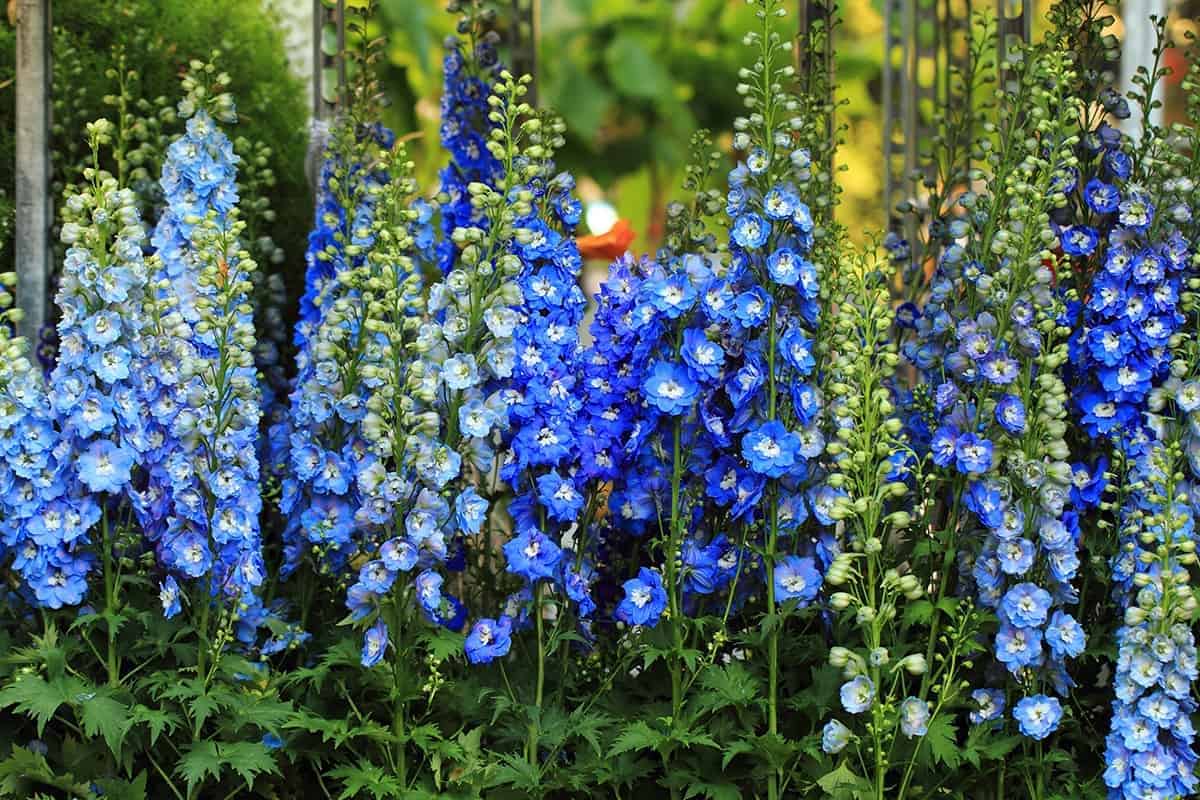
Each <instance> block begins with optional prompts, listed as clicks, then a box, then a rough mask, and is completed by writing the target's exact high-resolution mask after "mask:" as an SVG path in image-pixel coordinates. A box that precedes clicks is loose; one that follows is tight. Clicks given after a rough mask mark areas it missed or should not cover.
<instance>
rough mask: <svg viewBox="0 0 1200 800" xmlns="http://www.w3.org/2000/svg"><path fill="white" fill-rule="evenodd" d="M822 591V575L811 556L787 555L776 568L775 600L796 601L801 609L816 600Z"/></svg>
mask: <svg viewBox="0 0 1200 800" xmlns="http://www.w3.org/2000/svg"><path fill="white" fill-rule="evenodd" d="M820 590H821V573H820V571H819V570H818V569H817V564H816V560H815V559H813V558H812V557H810V556H803V557H801V556H797V555H786V556H784V557H783V558H781V559H780V561H779V564H778V566H776V568H775V599H776V601H777V602H780V603H785V602H787V601H788V600H796V601H797V602H798V603H799V605H800V606H801V607H803V606H806V605H808V604H809V603H811V602H812V601H813V600H815V599H816V597H817V593H818V592H819V591H820Z"/></svg>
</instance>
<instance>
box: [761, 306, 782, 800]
mask: <svg viewBox="0 0 1200 800" xmlns="http://www.w3.org/2000/svg"><path fill="white" fill-rule="evenodd" d="M777 305H778V304H777V303H774V302H773V303H771V318H770V320H769V322H768V323H767V379H768V381H769V386H768V395H767V416H768V417H769V418H770V419H771V420H774V419H775V418H776V405H775V395H776V387H775V327H776V326H775V308H776V306H777ZM769 506H770V507H769V508H768V510H767V513H768V515H769V517H770V530H769V531H768V533H767V542H766V545H767V546H766V554H765V557H764V558H763V562H764V566H765V567H766V581H767V615H768V618H769V617H771V616H773V615H774V614H775V613H776V611H777V609H776V604H775V553H776V547H777V545H778V538H779V491H778V489H777V488H773V490H772V491H771V492H770V502H769ZM780 624H781V623H780V622H778V621H776V622H774V623H773V624H772V625H771V630H770V632H769V633H768V634H767V733H768V734H769V735H770V736H771V737H775V736H777V735H778V734H779V628H780ZM780 779H781V770H779V769H776V770H772V772H771V774H770V775H769V776H768V777H767V798H768V800H778V797H779V781H780Z"/></svg>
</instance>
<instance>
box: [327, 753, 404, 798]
mask: <svg viewBox="0 0 1200 800" xmlns="http://www.w3.org/2000/svg"><path fill="white" fill-rule="evenodd" d="M329 777H331V778H334V779H335V780H339V781H341V782H342V786H343V789H342V793H341V794H339V795H338V800H353V798H355V797H361V796H363V795H364V794H366V795H369V796H370V797H372V798H374V800H387V799H388V798H393V797H401V796H402V795H403V794H404V786H403V785H401V783H400V781H399V780H397V779H396V778H395V777H394V776H392V775H391V774H390V773H388V772H386V771H385V770H383V769H381V768H380V767H377V766H375V765H374V764H372V763H370V762H369V761H362V760H360V761H359V762H357V763H356V764H353V765H347V766H344V767H338V768H336V769H333V770H330V771H329Z"/></svg>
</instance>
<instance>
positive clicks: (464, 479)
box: [347, 73, 551, 665]
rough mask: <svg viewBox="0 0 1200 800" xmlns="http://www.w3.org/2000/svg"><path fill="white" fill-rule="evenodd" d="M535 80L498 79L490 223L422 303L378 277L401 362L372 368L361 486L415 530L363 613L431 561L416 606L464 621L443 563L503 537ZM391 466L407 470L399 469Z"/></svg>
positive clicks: (376, 570) (537, 558) (380, 310)
mask: <svg viewBox="0 0 1200 800" xmlns="http://www.w3.org/2000/svg"><path fill="white" fill-rule="evenodd" d="M525 82H526V81H525V80H522V81H516V80H514V79H513V78H512V76H511V75H509V74H508V73H503V74H502V76H501V80H500V81H499V82H498V83H497V84H496V86H495V94H494V95H493V99H492V101H491V105H492V106H493V108H495V109H496V111H495V112H494V113H495V114H496V115H497V116H499V117H501V118H502V122H501V124H500V126H499V127H498V130H497V133H496V134H495V135H494V136H493V137H492V146H493V149H494V151H495V152H496V153H497V155H498V157H500V158H501V160H502V162H503V163H504V164H505V167H506V169H505V171H504V173H503V177H502V178H501V182H500V184H499V185H498V186H496V187H492V186H488V185H486V184H482V183H473V184H471V186H470V187H469V193H470V195H471V197H472V201H473V202H474V203H476V205H477V206H478V209H479V214H480V216H481V217H482V218H484V219H486V220H487V224H486V227H468V228H459V229H457V230H456V231H455V233H454V240H455V242H456V244H457V245H458V246H459V247H460V248H461V250H460V252H459V254H458V260H457V262H456V264H457V266H456V267H455V268H454V269H452V270H450V271H449V272H448V273H447V274H446V276H445V278H444V279H443V280H441V281H440V282H438V283H436V284H434V285H433V286H431V287H430V288H429V289H428V291H427V293H426V294H425V295H424V299H421V300H418V299H417V298H416V296H415V293H414V292H413V290H414V289H416V288H419V287H418V286H415V285H412V284H410V283H408V281H407V280H402V279H401V277H402V276H401V273H399V272H395V271H394V268H393V271H392V272H391V274H390V276H389V274H388V273H386V272H385V273H384V275H383V276H382V277H376V278H375V280H376V281H377V282H379V281H381V283H378V285H379V286H380V287H381V288H382V291H383V292H384V293H383V294H381V295H380V296H381V297H382V298H384V299H385V301H386V302H384V303H382V304H380V303H376V304H375V305H368V306H367V308H368V311H369V312H370V313H371V314H373V315H375V314H382V316H381V317H379V318H378V320H377V321H373V322H371V324H370V330H371V331H372V332H374V333H376V334H377V335H379V338H380V341H381V344H382V345H383V347H382V349H381V355H383V356H384V360H383V362H382V363H383V364H390V365H391V366H390V367H389V368H387V369H384V368H383V367H382V366H378V367H373V368H372V369H371V370H370V371H369V372H368V375H367V377H368V378H370V379H371V380H380V381H383V384H382V387H383V393H382V394H378V395H377V396H376V397H375V398H373V399H372V400H371V401H369V402H368V404H367V406H366V408H364V413H366V415H367V416H366V418H365V419H364V421H363V426H362V427H363V430H364V432H366V433H367V435H368V436H369V437H370V439H371V449H372V451H373V452H374V454H375V455H377V456H380V457H381V458H383V459H385V460H383V461H381V462H380V463H379V465H378V466H373V467H372V468H371V469H370V470H367V471H365V472H364V474H363V480H361V481H360V484H363V485H366V486H369V487H375V488H376V489H377V491H376V494H378V493H379V492H383V493H385V494H386V493H394V494H395V497H394V498H392V499H389V498H388V497H386V496H385V497H380V498H379V499H378V500H376V501H375V502H374V503H372V502H370V501H369V502H368V503H367V504H365V505H364V509H365V511H364V513H366V514H370V513H371V512H372V510H373V509H378V510H379V511H384V512H390V513H393V514H395V515H396V516H395V519H402V520H403V536H401V537H399V538H394V539H389V540H388V541H385V542H383V543H382V544H381V545H380V548H379V551H378V554H377V555H376V556H375V558H374V559H373V560H372V561H371V562H369V563H368V564H367V565H366V566H364V567H363V569H362V571H361V572H360V575H359V580H358V582H357V583H355V584H354V585H352V586H351V587H350V590H349V594H348V600H347V603H348V605H349V607H350V609H351V612H352V614H353V615H354V616H355V617H356V618H358V619H364V620H365V619H368V618H370V617H372V616H375V615H376V613H377V612H378V611H380V610H381V609H382V608H384V604H385V601H389V598H391V597H392V596H393V595H394V594H395V593H396V590H394V589H393V585H394V584H396V583H397V581H396V578H397V577H398V573H400V572H409V571H414V568H418V569H415V572H416V574H415V578H414V579H413V581H412V584H411V591H412V595H411V597H412V601H413V603H414V604H415V606H416V607H417V608H418V609H419V610H420V612H421V614H422V616H424V617H425V618H426V619H427V620H429V621H431V622H434V623H437V624H441V625H445V626H446V627H449V628H452V629H455V630H457V629H458V628H460V627H461V626H462V623H463V621H464V619H465V613H466V612H465V609H464V608H463V605H462V603H461V602H460V601H459V600H458V598H456V597H454V596H453V595H451V594H450V593H449V592H448V591H445V590H444V584H445V578H444V577H443V575H442V574H441V572H440V571H439V569H441V568H443V567H446V566H448V564H447V562H453V561H461V559H462V558H463V555H462V554H461V552H460V550H461V549H462V547H463V546H464V544H465V542H464V540H466V541H470V542H472V543H473V544H478V548H472V549H473V550H476V551H478V552H481V551H483V550H485V549H487V548H490V546H491V543H490V541H488V539H487V538H486V537H487V536H488V534H487V533H486V530H487V529H486V528H485V527H484V522H485V520H486V518H487V515H488V508H489V500H488V498H487V495H488V494H490V493H491V491H492V488H489V487H490V486H491V481H489V478H491V476H492V475H493V472H494V471H495V470H498V469H499V466H500V465H499V461H498V457H497V454H496V452H495V449H494V437H495V434H497V433H498V432H502V431H503V430H505V429H506V428H507V427H508V424H509V400H510V399H511V395H509V396H506V395H505V394H504V393H500V392H498V391H496V389H497V387H498V384H497V381H500V380H502V379H508V378H510V377H511V376H512V373H513V369H514V362H515V358H516V346H515V340H514V335H515V327H516V324H517V322H518V320H519V319H520V316H519V314H518V311H517V308H518V307H519V304H520V303H521V302H522V299H523V293H522V289H521V285H520V283H519V282H518V281H519V278H520V276H521V274H522V270H523V265H522V262H521V259H520V258H519V257H517V256H516V255H514V254H513V253H512V250H513V248H514V247H515V246H516V242H517V237H518V236H520V235H522V234H520V230H521V228H520V226H519V220H521V219H523V218H525V217H526V216H528V215H529V214H530V213H531V211H532V207H533V206H532V200H533V197H532V193H531V192H529V191H528V190H527V189H524V188H522V182H523V181H526V180H528V179H530V178H532V177H533V176H534V175H535V174H537V167H536V166H530V165H529V163H528V154H526V152H525V149H524V148H525V147H526V146H532V145H528V144H527V142H526V137H527V135H528V134H529V133H530V132H532V131H534V130H536V128H537V126H538V120H537V118H536V117H530V116H529V115H530V112H531V110H532V109H530V107H529V106H528V105H527V104H525V103H523V102H521V100H520V97H521V95H522V94H524V86H525ZM521 120H524V121H521ZM519 158H520V163H518V159H519ZM402 213H407V212H404V211H402ZM393 238H395V237H393ZM411 240H412V236H411V234H410V235H409V236H407V237H404V239H403V241H401V244H402V245H404V244H407V245H409V246H411ZM376 260H377V259H373V261H376ZM392 261H394V262H395V263H398V264H403V263H404V262H403V261H397V260H396V259H392ZM373 285H374V284H373ZM387 298H390V300H388V299H387ZM373 319H374V317H373ZM413 356H416V357H415V358H414V357H413ZM389 395H390V396H389ZM389 470H393V471H396V473H397V474H396V476H395V477H394V478H393V477H392V475H391V473H390V472H389ZM451 499H452V500H453V508H452V507H451V505H450V500H451ZM397 500H399V501H402V502H400V503H399V504H398V505H397ZM397 529H399V526H397ZM539 541H540V540H539ZM550 552H551V551H550V550H549V548H547V550H546V551H544V552H543V551H540V550H536V549H535V550H534V552H533V555H531V556H530V557H529V558H530V560H531V561H533V562H536V563H537V564H539V565H543V564H544V562H545V560H546V558H547V557H548V554H549V553H550ZM380 568H382V569H380ZM531 568H532V567H531ZM405 585H406V586H407V584H405ZM447 588H448V587H447ZM407 591H408V590H407V588H406V589H405V592H407ZM381 621H382V620H381ZM372 630H374V631H375V634H374V639H373V640H372V639H370V638H369V639H368V641H367V642H366V644H365V645H364V653H363V661H364V663H366V664H368V665H370V664H373V663H377V662H378V660H379V657H381V656H382V652H379V651H378V650H376V649H375V648H373V647H372V646H371V645H372V641H376V642H378V641H383V642H384V643H385V644H387V643H388V642H389V641H390V639H389V631H388V629H387V628H386V627H384V628H382V629H378V628H376V629H372ZM489 641H490V640H489ZM392 646H394V644H393V645H392ZM468 646H470V642H468Z"/></svg>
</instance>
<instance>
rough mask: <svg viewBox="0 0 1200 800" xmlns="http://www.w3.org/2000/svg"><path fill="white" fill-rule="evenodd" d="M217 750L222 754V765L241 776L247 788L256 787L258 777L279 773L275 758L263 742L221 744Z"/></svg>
mask: <svg viewBox="0 0 1200 800" xmlns="http://www.w3.org/2000/svg"><path fill="white" fill-rule="evenodd" d="M217 749H218V751H219V752H220V754H221V763H222V764H224V765H226V766H228V767H229V768H230V769H232V770H233V771H234V772H236V773H237V774H238V775H239V776H241V779H242V780H244V781H245V782H246V788H250V787H251V786H253V785H254V778H255V776H257V775H263V774H266V775H275V774H278V773H279V765H278V764H276V763H275V757H274V756H273V755H271V751H270V750H268V749H267V746H266V745H264V744H262V743H261V742H221V743H220V744H219V745H218V747H217Z"/></svg>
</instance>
